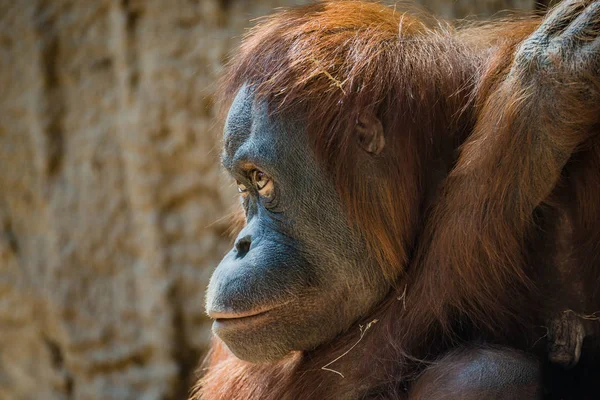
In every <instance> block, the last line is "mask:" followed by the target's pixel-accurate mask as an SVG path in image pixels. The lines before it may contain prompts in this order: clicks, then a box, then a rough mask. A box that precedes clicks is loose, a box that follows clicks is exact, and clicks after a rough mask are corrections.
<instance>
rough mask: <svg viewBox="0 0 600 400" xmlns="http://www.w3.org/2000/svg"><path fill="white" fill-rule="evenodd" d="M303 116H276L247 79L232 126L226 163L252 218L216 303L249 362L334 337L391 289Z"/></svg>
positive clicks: (217, 278) (220, 331)
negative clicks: (264, 182)
mask: <svg viewBox="0 0 600 400" xmlns="http://www.w3.org/2000/svg"><path fill="white" fill-rule="evenodd" d="M303 125H305V124H303V121H302V119H301V118H295V117H293V116H286V118H282V117H281V116H279V115H274V116H270V115H269V112H268V110H267V107H266V105H264V104H257V103H256V102H255V101H254V95H253V92H252V90H251V89H250V88H248V87H244V88H242V89H241V90H240V91H239V93H238V95H237V97H236V98H235V100H234V102H233V104H232V106H231V109H230V111H229V115H228V118H227V122H226V126H225V151H224V154H223V165H224V166H225V168H226V169H227V170H228V171H229V172H230V174H231V175H232V176H233V177H235V178H236V179H237V180H238V182H240V184H242V185H244V186H245V187H247V188H248V191H247V193H245V194H244V196H243V204H244V209H245V211H246V219H247V224H246V226H245V227H244V228H243V229H242V231H241V232H240V233H239V235H238V238H237V239H236V241H235V245H234V248H233V249H232V250H231V251H230V252H229V253H228V254H227V255H226V256H225V258H224V259H223V261H222V262H221V264H219V266H218V268H217V269H216V271H215V273H214V275H213V276H212V278H211V281H210V285H209V289H208V295H207V310H208V313H209V315H210V316H211V317H213V318H215V320H216V321H215V323H214V326H213V329H214V332H215V333H216V334H217V335H218V336H219V337H220V338H221V339H223V340H224V341H225V343H227V345H228V346H229V348H230V349H231V351H232V352H233V353H234V354H235V355H236V356H238V357H240V358H242V359H244V360H248V361H253V362H261V361H269V360H274V359H279V358H281V357H283V356H285V355H286V354H288V353H289V352H291V351H294V350H308V349H312V348H314V347H316V346H318V345H319V344H321V343H323V342H326V341H329V340H331V339H332V338H333V337H334V336H335V335H336V334H338V333H340V332H342V331H343V330H345V329H347V328H348V327H349V326H350V324H352V323H353V322H354V321H355V320H356V318H357V316H359V315H364V314H366V313H367V312H368V311H370V309H371V308H372V307H373V306H374V305H375V304H377V302H379V301H380V300H381V299H382V297H383V295H385V294H386V293H387V291H388V290H389V289H388V286H387V285H386V284H385V283H384V282H383V277H377V276H376V275H374V274H373V270H374V268H369V265H370V264H371V265H372V263H373V262H372V261H371V260H370V258H369V255H368V253H367V252H366V250H365V244H364V242H363V240H362V239H361V237H360V236H357V235H356V233H354V232H353V231H352V230H351V229H350V227H349V226H348V223H347V218H346V216H345V215H344V213H343V210H342V205H341V202H340V199H339V196H338V194H337V193H336V190H335V188H334V186H333V184H332V182H331V181H330V179H328V176H327V174H326V173H325V172H324V171H323V168H322V167H320V166H319V165H318V163H317V161H316V159H315V156H314V154H313V152H312V150H311V148H310V146H309V143H308V138H307V135H306V134H305V132H304V128H303ZM254 170H260V171H262V172H264V173H266V174H267V175H268V176H269V177H270V185H271V184H272V189H271V195H270V196H269V197H268V198H267V197H265V196H261V195H260V193H258V191H257V190H256V189H255V188H253V187H252V182H251V172H252V171H254ZM256 314H258V315H256ZM299 316H301V318H299ZM240 317H243V318H240Z"/></svg>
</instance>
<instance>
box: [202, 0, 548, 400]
mask: <svg viewBox="0 0 600 400" xmlns="http://www.w3.org/2000/svg"><path fill="white" fill-rule="evenodd" d="M538 22H539V21H537V20H535V19H531V20H522V21H518V22H516V23H507V22H506V23H503V24H501V25H500V24H499V25H497V26H496V25H492V26H487V27H477V26H474V27H469V28H465V29H462V30H459V31H456V30H455V28H453V27H452V26H450V25H449V24H447V23H445V22H441V21H438V20H435V19H432V18H431V17H429V16H427V15H425V14H422V13H421V12H419V11H418V10H414V9H407V8H405V9H404V10H402V11H400V10H399V9H398V8H396V7H387V6H384V5H381V4H378V3H370V2H361V1H337V2H323V3H318V4H316V5H313V6H309V7H304V8H301V9H292V10H283V11H280V12H278V13H276V14H275V15H273V16H271V17H267V18H265V19H263V20H262V21H261V22H260V23H259V24H258V25H257V26H256V27H255V28H253V29H252V30H250V32H249V33H248V34H247V35H246V37H245V38H244V41H243V44H242V46H241V48H240V49H239V51H238V53H237V54H236V56H235V57H234V58H233V59H232V60H231V62H230V63H229V67H228V69H227V71H226V74H225V76H224V79H223V81H222V82H223V83H222V90H221V93H222V96H223V98H222V103H223V104H224V106H225V108H227V107H228V105H229V104H230V102H231V101H232V99H233V97H234V96H235V94H236V92H237V91H238V89H239V88H240V87H241V86H242V85H243V84H249V85H251V86H253V87H254V89H255V91H256V94H257V96H258V97H259V98H260V99H261V100H264V101H266V102H267V103H268V104H269V105H270V109H271V111H272V112H273V113H277V112H282V111H289V110H301V112H303V113H304V115H306V116H307V122H308V132H309V134H310V136H311V140H312V143H313V145H314V148H315V151H316V153H317V155H318V156H319V157H320V160H322V162H323V165H325V166H326V168H327V170H328V171H329V172H330V173H331V175H332V178H333V181H334V182H335V184H336V186H337V189H338V191H339V192H340V194H341V197H342V199H344V201H345V202H346V210H347V212H348V217H349V219H350V221H351V222H352V224H353V226H354V227H355V228H356V230H357V232H359V233H360V234H361V235H363V236H364V238H365V240H366V242H367V243H368V247H369V251H370V252H371V254H372V255H373V257H374V258H375V259H376V260H377V261H378V262H377V264H378V266H379V268H381V271H379V272H378V273H383V274H384V275H385V276H386V277H387V279H388V280H389V282H390V285H391V287H393V288H394V290H393V293H391V294H390V296H389V297H388V298H387V300H386V301H385V302H384V303H383V304H381V305H379V306H378V308H377V310H376V311H375V312H374V314H373V315H371V316H369V317H368V318H366V319H365V320H363V321H359V322H358V323H357V324H356V326H355V327H354V328H352V329H351V330H350V331H348V332H347V333H345V334H343V335H342V336H341V337H339V338H338V339H336V340H335V341H334V342H332V343H329V344H325V345H323V346H321V347H320V348H318V349H315V350H314V351H311V352H307V353H303V354H300V353H297V354H293V355H291V356H290V357H289V358H288V359H286V360H283V361H281V362H278V363H274V364H268V365H254V364H249V363H246V362H243V361H241V360H238V359H236V358H235V357H233V356H232V355H231V354H229V352H228V350H227V349H226V348H225V347H224V345H223V344H222V343H221V342H220V341H219V340H218V339H215V341H214V345H213V350H212V354H211V356H210V357H209V359H208V360H207V363H206V364H205V365H204V369H206V368H207V367H209V370H208V374H207V375H206V376H205V377H204V378H203V379H202V380H201V381H200V383H199V385H198V388H197V393H196V396H199V395H202V394H203V393H204V394H206V398H210V399H228V400H230V399H244V400H246V399H282V398H289V399H295V398H316V399H317V398H318V399H334V398H335V399H339V398H348V397H350V398H353V397H355V396H356V393H361V394H364V395H370V396H372V397H369V398H377V396H378V394H381V395H383V394H385V396H386V397H385V398H386V399H390V398H403V396H405V389H406V388H405V387H404V384H405V383H407V382H409V380H410V378H411V376H413V374H414V373H416V372H417V371H419V369H421V368H422V366H423V362H427V360H429V361H430V360H431V358H430V355H435V354H439V351H440V350H441V349H443V348H446V347H448V346H450V345H455V344H456V342H457V341H459V340H460V339H473V338H471V337H469V338H467V337H465V332H470V331H477V332H486V334H488V333H489V335H496V334H498V335H502V334H503V333H506V332H514V331H515V330H517V331H518V329H519V328H518V326H519V318H517V316H516V315H517V311H519V310H517V308H520V307H525V304H526V303H527V299H528V298H526V296H525V295H524V293H525V289H526V288H527V287H528V286H529V283H528V278H527V275H526V273H525V272H524V269H523V268H524V267H523V262H522V261H523V260H521V259H520V258H519V255H516V256H515V257H514V259H511V260H508V261H509V262H506V263H505V262H504V261H505V260H504V259H500V258H497V257H495V254H493V252H494V249H495V248H497V246H498V244H497V243H498V242H497V237H496V236H495V235H502V234H503V233H504V231H502V232H496V233H493V232H489V230H486V229H482V225H481V224H485V223H486V221H487V222H490V225H489V227H490V228H497V227H499V226H501V225H500V223H498V224H494V222H493V220H489V219H487V218H492V219H493V218H496V219H498V218H500V216H493V215H491V213H490V211H495V210H493V209H492V210H485V209H483V208H482V209H480V210H479V211H480V212H481V215H476V216H473V217H474V218H475V219H474V220H475V221H477V224H478V225H474V224H471V225H469V224H465V232H464V234H461V235H459V236H453V237H449V235H453V234H452V232H450V231H449V230H448V231H445V230H442V232H441V233H434V230H435V229H436V227H437V226H438V225H440V224H442V222H443V221H441V220H440V219H441V218H443V216H444V215H446V212H445V211H446V210H439V209H436V208H435V207H434V206H432V204H433V203H432V200H431V199H433V198H437V197H439V196H448V194H447V193H446V191H445V189H444V187H443V186H442V185H441V182H442V181H443V179H444V178H445V177H446V176H447V174H448V171H449V170H451V169H452V168H453V166H454V162H455V158H456V150H457V149H458V147H459V146H460V144H461V143H462V142H464V140H465V139H466V137H467V136H468V135H469V134H471V132H473V130H474V129H475V126H476V123H477V121H476V117H477V115H478V112H479V111H480V107H485V102H484V100H485V99H486V98H487V96H489V93H491V92H492V91H494V90H495V87H496V86H495V85H496V83H497V81H498V77H501V76H503V74H505V73H506V69H507V67H508V65H509V64H510V61H511V58H512V54H513V52H514V49H515V46H516V44H517V43H519V42H520V41H521V40H522V39H523V38H524V37H526V35H528V34H529V33H530V32H531V31H532V30H533V29H534V28H535V26H536V25H537V24H538ZM484 47H485V48H487V49H489V50H486V51H484V50H482V48H484ZM363 112H372V113H375V114H376V115H377V116H379V118H380V119H381V121H382V123H383V125H384V131H385V135H386V147H385V149H384V150H383V152H382V153H381V154H379V155H378V156H376V157H375V158H374V159H373V160H372V161H370V162H373V163H374V165H375V166H376V168H377V171H378V175H377V176H363V175H362V174H361V163H360V162H357V160H359V159H361V158H360V157H361V155H360V154H359V151H360V150H359V149H358V148H357V146H356V144H355V143H356V138H355V136H354V131H355V126H356V123H357V120H358V117H359V115H360V114H361V113H363ZM363 159H364V158H363ZM465 190H469V188H465ZM474 201H477V200H474ZM457 202H458V200H457ZM460 217H464V215H462V214H461V215H458V216H457V219H455V220H452V224H463V223H465V221H462V220H460ZM504 228H505V229H506V230H509V231H510V230H511V229H512V228H510V227H504ZM454 230H455V231H456V227H455V229H454ZM480 230H481V231H483V232H484V234H483V236H481V237H480V235H479V232H480ZM487 233H489V234H490V235H491V236H489V237H488V236H486V234H487ZM435 235H441V236H437V237H436V236H435ZM507 237H508V238H514V235H511V234H508V235H507ZM474 238H475V239H480V240H481V241H478V240H473V239H474ZM486 240H489V241H490V242H489V243H487V242H486ZM493 241H496V242H493ZM432 242H435V245H436V246H438V247H437V248H436V249H435V252H434V254H433V255H432V256H431V257H429V258H428V255H427V253H428V251H429V250H430V249H429V248H428V246H430V245H431V244H432ZM492 242H493V243H492ZM492 244H493V246H492ZM509 245H510V246H513V247H516V248H519V246H518V245H517V246H515V244H514V243H510V244H509ZM487 261H489V264H484V262H487ZM438 262H439V263H441V264H443V265H444V267H441V266H440V265H438ZM447 264H448V265H451V267H448V268H446V267H445V266H446V265H447ZM457 321H458V323H457ZM474 327H476V328H477V329H473V328H474ZM498 327H501V328H500V329H498ZM441 338H443V339H441ZM357 343H358V344H357ZM354 346H356V347H354ZM349 348H352V351H350V352H347V350H348V349H349ZM338 358H339V359H338ZM332 360H336V362H335V363H334V364H332V365H331V366H330V367H328V370H323V369H322V367H323V366H327V365H329V364H330V362H331V361H332ZM423 360H425V361H423ZM336 368H339V371H338V370H337V369H336ZM331 369H335V370H336V372H338V373H339V374H340V375H343V377H342V376H338V374H336V372H332V371H331ZM400 382H404V383H400ZM394 396H396V397H394Z"/></svg>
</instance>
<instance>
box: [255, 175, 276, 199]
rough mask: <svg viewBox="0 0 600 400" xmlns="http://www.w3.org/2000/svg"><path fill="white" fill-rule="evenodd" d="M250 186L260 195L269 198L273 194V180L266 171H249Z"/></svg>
mask: <svg viewBox="0 0 600 400" xmlns="http://www.w3.org/2000/svg"><path fill="white" fill-rule="evenodd" d="M250 180H251V181H252V186H254V188H255V189H256V191H257V192H258V194H260V195H261V196H262V197H265V198H269V197H271V195H272V194H273V181H272V180H271V177H270V176H269V175H267V174H266V173H264V172H262V171H259V170H257V169H255V170H254V171H252V172H251V173H250Z"/></svg>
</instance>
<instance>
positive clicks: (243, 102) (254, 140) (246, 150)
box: [222, 84, 308, 169]
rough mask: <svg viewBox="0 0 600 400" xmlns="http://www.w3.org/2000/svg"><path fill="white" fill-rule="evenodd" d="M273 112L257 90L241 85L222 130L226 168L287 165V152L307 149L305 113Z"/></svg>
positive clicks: (288, 153) (223, 155) (223, 158)
mask: <svg viewBox="0 0 600 400" xmlns="http://www.w3.org/2000/svg"><path fill="white" fill-rule="evenodd" d="M297 111H298V112H296V113H289V114H288V113H286V114H280V113H275V114H272V113H271V112H270V110H269V106H268V104H267V103H266V102H265V101H264V100H261V99H259V98H258V97H257V96H256V95H255V93H254V89H253V88H252V87H251V86H249V85H246V84H244V85H242V87H241V88H240V89H239V90H238V92H237V94H236V96H235V99H234V100H233V102H232V104H231V107H230V109H229V113H228V115H227V120H226V122H225V130H224V133H223V139H224V146H223V154H222V161H223V165H224V166H225V168H227V169H232V168H233V167H234V166H235V165H239V164H244V163H245V164H256V165H257V166H260V165H263V166H268V165H275V164H277V165H284V164H286V161H287V160H286V158H287V156H288V155H291V154H295V153H298V152H306V149H307V148H308V144H307V143H308V142H307V140H306V138H305V135H304V132H305V125H306V124H305V123H304V121H302V119H301V115H302V113H301V112H300V111H299V110H297Z"/></svg>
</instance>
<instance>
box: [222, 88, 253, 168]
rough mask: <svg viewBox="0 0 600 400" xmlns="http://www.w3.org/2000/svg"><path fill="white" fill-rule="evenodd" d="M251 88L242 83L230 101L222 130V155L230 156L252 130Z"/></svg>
mask: <svg viewBox="0 0 600 400" xmlns="http://www.w3.org/2000/svg"><path fill="white" fill-rule="evenodd" d="M253 104H254V93H253V90H252V89H251V88H250V87H249V86H248V85H246V84H244V85H243V86H242V87H241V88H240V90H239V91H238V93H237V94H236V96H235V99H234V100H233V102H232V103H231V107H230V108H229V112H228V114H227V120H226V121H225V130H224V132H223V143H224V146H223V147H224V148H223V152H224V154H223V156H224V158H231V157H233V155H234V154H235V152H236V151H237V149H238V148H239V147H240V146H241V145H242V143H244V142H245V141H246V140H247V139H248V138H249V137H250V133H251V131H252V108H253Z"/></svg>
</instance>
